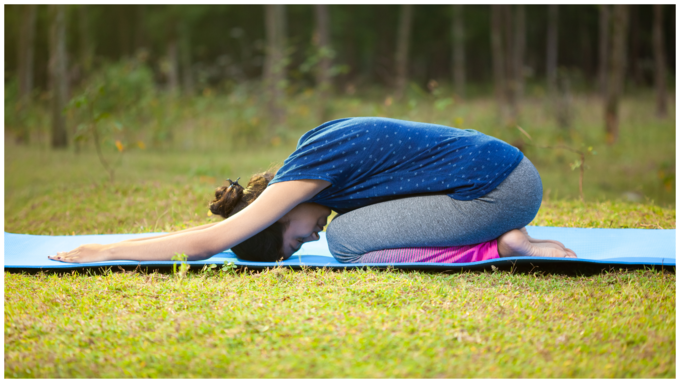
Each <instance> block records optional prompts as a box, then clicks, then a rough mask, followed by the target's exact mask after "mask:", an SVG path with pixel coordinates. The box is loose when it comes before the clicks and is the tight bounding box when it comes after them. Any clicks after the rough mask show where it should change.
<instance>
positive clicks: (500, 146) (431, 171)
mask: <svg viewBox="0 0 680 383" xmlns="http://www.w3.org/2000/svg"><path fill="white" fill-rule="evenodd" d="M522 158H523V154H522V153H521V152H520V151H519V150H518V149H517V148H515V147H513V146H511V145H508V144H507V143H505V142H503V141H501V140H498V139H496V138H493V137H489V136H487V135H484V134H482V133H479V132H477V131H474V130H470V129H466V130H461V129H456V128H451V127H448V126H443V125H435V124H425V123H420V122H411V121H403V120H395V119H390V118H378V117H356V118H345V119H340V120H334V121H330V122H327V123H325V124H323V125H321V126H318V127H316V128H314V129H312V130H310V131H309V132H307V133H305V134H304V135H303V136H302V137H300V141H299V142H298V145H297V148H296V149H295V152H293V154H291V155H290V156H289V157H288V158H287V159H286V160H285V162H284V164H283V166H282V167H281V168H280V169H279V170H278V172H277V173H276V176H275V177H274V179H273V180H271V182H269V184H270V185H271V184H274V183H277V182H283V181H293V180H301V179H320V180H326V181H328V182H330V183H331V184H332V185H331V186H330V187H328V188H326V189H325V190H323V191H322V192H320V193H319V194H317V195H316V196H314V198H312V199H311V200H310V202H316V203H318V204H321V205H324V206H328V207H330V208H331V209H333V210H335V211H337V212H339V213H345V212H348V211H351V210H354V209H357V208H360V207H363V206H367V205H371V204H374V203H377V202H382V201H386V200H391V199H396V198H402V197H404V196H408V195H416V194H417V195H422V194H435V193H436V194H447V195H449V196H450V197H451V198H454V199H457V200H462V201H469V200H473V199H475V198H479V197H482V196H484V195H485V194H487V193H489V192H490V191H492V190H493V189H495V188H496V186H498V184H500V183H501V182H502V181H503V180H504V179H505V178H506V177H507V176H508V175H509V174H510V172H512V170H513V169H514V168H515V167H516V166H517V165H518V164H519V163H520V161H521V160H522Z"/></svg>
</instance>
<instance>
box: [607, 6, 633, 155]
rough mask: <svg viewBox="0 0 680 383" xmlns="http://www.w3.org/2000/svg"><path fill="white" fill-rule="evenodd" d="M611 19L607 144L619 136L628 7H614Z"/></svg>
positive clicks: (612, 142)
mask: <svg viewBox="0 0 680 383" xmlns="http://www.w3.org/2000/svg"><path fill="white" fill-rule="evenodd" d="M613 7H614V10H613V15H612V16H613V18H612V22H613V23H612V49H611V56H610V66H609V79H608V84H607V85H608V86H607V97H606V100H605V124H606V130H605V131H606V139H607V144H610V145H611V144H614V143H615V142H616V141H617V140H618V136H619V120H618V118H619V98H620V96H621V93H622V91H623V76H624V71H625V60H626V37H627V33H628V5H614V6H613Z"/></svg>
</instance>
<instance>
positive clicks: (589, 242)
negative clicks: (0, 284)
mask: <svg viewBox="0 0 680 383" xmlns="http://www.w3.org/2000/svg"><path fill="white" fill-rule="evenodd" d="M527 230H528V231H529V235H531V236H532V237H534V238H549V239H555V240H558V241H560V242H562V243H564V244H565V245H566V246H567V247H568V248H570V249H573V250H574V251H575V252H576V254H577V255H578V257H579V258H576V259H574V258H542V257H514V258H503V259H493V260H488V261H481V262H473V263H395V264H389V263H364V264H356V263H355V264H344V263H339V262H338V261H336V260H335V258H333V256H331V254H330V252H329V251H328V243H327V242H326V233H325V232H321V233H319V234H320V235H321V239H320V240H319V241H317V242H308V243H306V244H304V245H303V246H302V248H301V249H300V250H299V251H298V252H297V253H295V254H294V255H293V256H292V257H291V258H290V259H288V260H286V261H284V262H281V263H275V262H249V261H242V260H239V259H238V258H237V257H236V255H235V254H234V253H233V252H231V251H229V250H228V251H225V252H223V253H219V254H216V255H214V256H213V257H211V258H208V259H206V260H202V261H192V262H188V263H189V264H191V265H197V266H200V265H205V264H218V265H221V264H223V263H224V262H225V261H229V262H234V263H235V264H236V265H239V266H248V267H249V268H263V267H269V266H277V265H279V264H280V265H283V266H292V267H295V268H299V267H301V266H309V267H329V268H354V267H363V266H372V267H387V266H392V267H395V268H402V269H443V270H456V269H461V268H464V267H465V268H469V267H489V266H490V265H496V266H499V265H508V264H529V263H531V264H533V265H539V264H556V263H559V264H564V265H569V264H579V263H589V264H601V265H658V266H675V230H648V229H580V228H564V227H541V226H529V227H527ZM158 234H161V233H147V234H102V235H76V236H45V235H26V234H11V233H5V268H6V269H75V268H82V267H102V266H116V265H120V266H126V265H127V266H135V265H138V264H141V265H142V266H166V267H167V266H171V265H172V264H174V263H176V262H173V261H153V262H138V261H109V262H93V263H81V264H74V263H63V262H58V261H53V260H50V259H48V258H47V256H48V255H54V254H56V253H57V251H68V250H72V249H74V248H76V247H78V246H79V245H83V244H87V243H100V244H109V243H114V242H118V241H123V240H126V239H132V238H141V237H148V236H153V235H158Z"/></svg>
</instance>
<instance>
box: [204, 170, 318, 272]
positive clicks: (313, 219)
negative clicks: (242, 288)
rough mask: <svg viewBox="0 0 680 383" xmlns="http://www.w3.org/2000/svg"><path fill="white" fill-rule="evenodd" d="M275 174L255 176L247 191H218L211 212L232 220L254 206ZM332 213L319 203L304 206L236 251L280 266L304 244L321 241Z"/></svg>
mask: <svg viewBox="0 0 680 383" xmlns="http://www.w3.org/2000/svg"><path fill="white" fill-rule="evenodd" d="M275 174H276V173H275V171H271V170H270V171H266V172H263V173H258V174H254V175H253V176H252V177H251V178H250V181H248V184H247V185H246V187H245V188H244V187H243V186H241V185H239V184H232V185H229V186H222V187H219V188H217V189H216V190H215V199H214V200H213V201H212V202H210V211H211V212H212V213H213V214H215V215H220V216H222V217H224V218H229V217H231V216H232V215H234V214H236V213H238V212H239V211H241V210H243V209H244V208H246V207H247V206H248V205H250V204H251V203H253V202H254V201H255V200H256V199H257V197H259V196H260V194H262V192H263V191H264V190H265V189H266V188H267V185H268V184H269V181H271V180H272V179H273V178H274V175H275ZM328 215H330V209H329V208H327V207H325V206H321V205H318V204H315V203H302V204H300V205H298V206H296V207H295V208H293V209H292V210H291V211H289V212H288V213H286V215H284V216H283V217H281V219H279V220H278V221H277V222H274V224H272V225H271V226H269V227H268V228H266V229H264V230H263V231H261V232H259V233H257V234H255V235H254V236H252V237H250V238H248V239H247V240H245V241H243V242H241V243H240V244H238V245H236V246H234V247H232V249H231V250H232V251H233V252H234V253H235V254H236V255H237V256H238V257H239V258H241V259H243V260H248V261H254V262H276V261H279V260H281V259H288V258H289V257H290V256H291V255H292V254H293V253H294V252H295V251H297V250H299V248H300V246H301V245H302V243H304V242H310V241H315V240H318V239H319V235H318V232H319V231H321V229H322V228H323V226H325V225H326V219H327V217H328Z"/></svg>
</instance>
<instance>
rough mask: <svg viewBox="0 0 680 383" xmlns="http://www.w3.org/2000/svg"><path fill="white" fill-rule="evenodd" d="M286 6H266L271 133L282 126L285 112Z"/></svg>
mask: <svg viewBox="0 0 680 383" xmlns="http://www.w3.org/2000/svg"><path fill="white" fill-rule="evenodd" d="M284 7H285V6H284V5H281V4H276V5H265V29H266V34H267V48H266V57H265V66H264V84H265V87H266V92H267V107H268V109H269V118H270V133H273V129H274V127H275V126H277V125H279V124H282V123H283V122H284V119H285V112H284V110H283V107H282V105H281V103H282V102H283V97H284V90H285V85H286V84H285V80H286V76H285V69H286V65H287V60H286V58H285V44H286V14H285V11H286V10H285V8H284Z"/></svg>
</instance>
